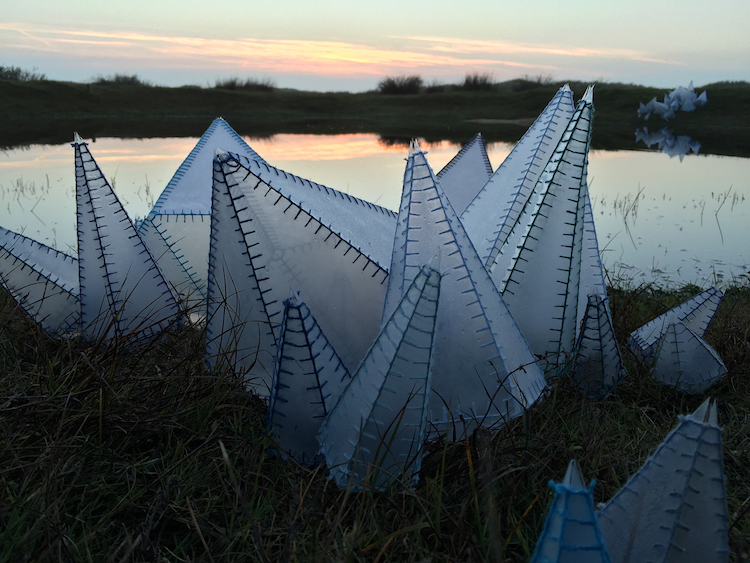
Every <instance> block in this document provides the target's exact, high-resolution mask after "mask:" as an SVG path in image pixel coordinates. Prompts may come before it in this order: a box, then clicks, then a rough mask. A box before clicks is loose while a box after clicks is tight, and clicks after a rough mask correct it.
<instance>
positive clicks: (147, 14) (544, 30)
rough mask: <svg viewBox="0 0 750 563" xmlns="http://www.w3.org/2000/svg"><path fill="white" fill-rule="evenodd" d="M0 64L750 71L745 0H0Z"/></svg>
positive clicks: (208, 76)
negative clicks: (608, 0)
mask: <svg viewBox="0 0 750 563" xmlns="http://www.w3.org/2000/svg"><path fill="white" fill-rule="evenodd" d="M4 4H5V5H4V6H3V8H2V19H1V20H0V65H3V66H20V67H23V68H25V69H29V70H30V69H32V68H36V69H37V70H38V72H41V73H44V74H46V75H47V77H48V78H51V79H55V80H73V81H87V80H90V79H92V78H94V77H96V76H100V75H110V74H113V73H127V74H138V75H139V76H141V77H142V78H144V79H146V80H149V81H151V82H153V83H155V84H159V85H166V86H179V85H184V84H197V85H201V86H205V85H208V84H213V82H214V81H215V80H216V79H220V78H227V77H233V76H237V77H242V78H244V77H255V78H271V79H272V80H273V81H274V82H275V83H276V84H277V85H278V86H280V87H290V88H301V89H306V90H318V91H329V90H349V91H363V90H369V89H372V88H374V87H375V86H376V85H377V83H378V80H379V79H380V78H382V77H384V76H395V75H405V74H419V75H421V76H422V77H423V78H424V79H425V80H426V81H427V82H432V81H438V82H457V81H460V80H462V79H463V77H464V75H465V74H467V73H473V72H479V73H490V74H491V75H492V76H493V77H494V79H495V80H498V81H501V80H507V79H510V78H516V77H520V76H524V75H530V76H537V75H544V76H551V77H552V78H554V79H555V80H562V79H578V80H606V81H611V82H634V83H640V84H646V85H652V86H659V87H664V88H673V87H676V86H678V85H681V84H682V85H687V83H688V82H690V81H691V80H693V81H694V82H695V85H696V86H700V85H703V84H707V83H710V82H715V81H719V80H749V79H750V38H749V37H748V34H747V26H748V22H750V2H747V1H746V0H712V1H711V2H706V1H705V0H702V1H694V0H683V1H664V0H661V1H659V2H654V1H649V2H641V1H625V2H617V3H614V2H606V1H590V0H567V1H564V2H563V1H552V0H525V1H523V2H513V3H511V2H500V1H490V0H454V1H451V2H444V1H433V2H424V1H420V0H411V1H409V0H406V1H404V0H401V1H391V0H382V1H378V2H369V1H354V0H350V1H346V2H344V1H337V0H316V1H312V0H307V1H297V0H292V1H285V0H277V1H273V2H271V1H266V0H261V1H239V0H225V1H223V2H196V1H192V0H189V1H188V0H182V1H174V0H161V1H159V2H154V1H153V0H150V1H144V0H127V1H123V2H117V3H115V2H104V1H101V0H96V1H94V0H89V1H75V0H70V1H68V2H60V1H59V0H38V1H30V2H13V3H10V2H5V3H4Z"/></svg>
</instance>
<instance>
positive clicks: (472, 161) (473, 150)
mask: <svg viewBox="0 0 750 563" xmlns="http://www.w3.org/2000/svg"><path fill="white" fill-rule="evenodd" d="M491 176H492V165H491V164H490V158H489V156H487V148H486V147H485V144H484V137H482V134H481V133H477V134H476V135H474V137H472V139H471V140H470V141H469V142H468V143H466V145H464V147H463V148H462V149H461V150H460V151H459V152H458V154H457V155H456V156H454V157H453V158H452V159H451V161H450V162H449V163H448V164H446V165H445V166H444V167H443V169H442V170H441V171H440V172H438V173H437V178H438V180H440V185H441V186H443V190H445V194H446V195H447V196H448V199H449V200H450V202H451V205H453V209H454V210H455V211H456V213H458V215H461V213H463V212H464V209H466V206H467V205H469V203H470V202H471V200H473V199H474V197H476V195H477V194H478V193H479V190H481V189H482V186H484V185H485V184H486V183H487V180H489V179H490V177H491Z"/></svg>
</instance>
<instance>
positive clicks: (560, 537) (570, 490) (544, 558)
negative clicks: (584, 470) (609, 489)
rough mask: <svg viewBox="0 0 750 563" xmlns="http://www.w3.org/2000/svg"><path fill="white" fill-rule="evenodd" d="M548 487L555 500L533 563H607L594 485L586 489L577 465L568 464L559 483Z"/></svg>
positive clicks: (550, 483) (551, 483)
mask: <svg viewBox="0 0 750 563" xmlns="http://www.w3.org/2000/svg"><path fill="white" fill-rule="evenodd" d="M549 485H550V487H552V488H553V489H554V490H555V498H554V499H553V500H552V506H551V507H550V509H549V512H548V513H547V519H546V520H545V522H544V529H543V530H542V534H541V535H540V536H539V541H538V542H537V544H536V549H535V551H534V556H533V557H532V558H531V561H532V563H584V562H585V563H610V559H609V555H608V554H607V549H606V547H605V546H604V540H603V539H602V533H601V531H600V530H599V524H598V522H597V520H596V512H595V511H594V498H593V490H594V482H593V481H592V482H591V485H589V487H588V488H586V485H585V484H584V482H583V476H582V475H581V468H580V467H579V465H578V462H577V461H576V460H571V462H570V464H569V465H568V471H567V472H566V473H565V478H564V479H563V481H562V483H555V482H553V481H550V482H549Z"/></svg>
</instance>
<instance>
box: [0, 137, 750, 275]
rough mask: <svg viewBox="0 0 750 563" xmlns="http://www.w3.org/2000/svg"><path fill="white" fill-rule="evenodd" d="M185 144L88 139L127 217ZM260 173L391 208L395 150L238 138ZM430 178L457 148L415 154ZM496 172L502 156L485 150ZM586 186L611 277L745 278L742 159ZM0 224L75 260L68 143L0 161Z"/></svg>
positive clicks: (749, 187) (627, 159)
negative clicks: (276, 172) (262, 162)
mask: <svg viewBox="0 0 750 563" xmlns="http://www.w3.org/2000/svg"><path fill="white" fill-rule="evenodd" d="M197 140H198V139H197V138H152V139H115V138H100V139H96V140H95V141H93V140H92V141H90V144H89V149H90V150H91V153H92V155H93V156H94V158H95V159H96V160H97V162H98V163H99V166H100V167H101V168H102V170H103V172H104V174H105V175H106V176H107V178H108V179H109V180H110V182H111V183H112V184H113V186H114V188H115V191H116V193H117V195H118V196H119V197H120V199H121V201H122V202H123V204H124V205H125V208H126V210H127V211H128V213H129V214H130V215H131V217H133V218H136V217H142V216H145V215H146V214H147V213H148V211H149V210H150V208H151V206H152V205H153V203H154V202H155V201H156V199H157V198H158V196H159V194H160V193H161V191H162V190H163V189H164V186H165V185H166V184H167V182H168V181H169V180H170V178H171V177H172V175H173V174H174V172H175V170H176V169H177V167H178V166H179V165H180V163H181V162H182V161H183V159H184V158H185V157H186V156H187V154H188V153H189V152H190V150H191V149H192V148H193V146H194V145H195V143H196V142H197ZM246 140H247V141H248V143H249V144H250V146H252V147H253V148H254V149H255V150H256V151H257V152H258V153H259V154H260V155H261V156H262V157H263V158H265V159H266V160H267V161H268V162H269V163H270V164H272V165H274V166H276V167H278V168H281V169H283V170H286V171H287V172H291V173H293V174H297V175H299V176H302V177H305V178H308V179H310V180H314V181H316V182H318V183H321V184H325V185H327V186H329V187H332V188H336V189H338V190H341V191H344V192H347V193H349V194H351V195H355V196H357V197H360V198H362V199H366V200H368V201H372V202H374V203H378V204H380V205H382V206H384V207H388V208H389V209H393V210H398V204H399V199H400V195H401V184H402V178H403V172H404V158H405V157H406V153H407V148H406V147H403V146H388V145H385V144H383V143H382V142H380V140H379V137H378V136H377V135H374V134H350V135H330V136H323V135H276V136H274V137H272V138H270V139H246ZM422 148H423V149H427V150H428V151H429V153H428V159H429V161H430V164H431V165H432V167H433V168H434V170H435V171H436V172H437V171H439V170H440V169H441V168H442V167H443V166H444V165H445V164H446V163H447V162H448V161H449V160H450V159H451V158H452V157H453V156H454V155H455V154H456V152H457V151H458V150H459V148H460V147H458V146H456V145H452V144H449V143H447V142H443V143H439V144H431V145H426V144H423V145H422ZM488 149H489V155H490V160H491V162H492V165H493V167H495V168H496V167H497V166H499V165H500V163H501V162H502V161H503V159H504V158H505V157H506V156H507V154H508V153H509V152H510V150H511V149H512V145H509V144H502V143H498V144H494V145H491V146H490V147H489V148H488ZM588 178H589V184H590V192H591V198H592V203H593V208H594V217H595V221H596V228H597V233H598V236H599V245H600V247H601V248H602V256H603V260H604V264H605V267H606V268H607V270H608V272H609V274H610V276H611V277H613V278H619V279H626V280H632V281H633V283H640V282H652V281H656V282H659V283H667V284H668V283H680V284H681V283H688V282H690V283H696V284H698V285H700V286H708V285H711V284H713V283H725V282H728V281H732V280H734V279H736V278H739V277H742V276H745V278H744V279H747V275H748V272H750V240H748V239H750V159H744V158H735V157H721V156H703V155H689V156H687V157H685V159H684V160H683V161H680V160H679V159H678V158H669V157H668V156H667V155H666V154H663V153H659V152H652V151H592V152H591V154H590V156H589V175H588ZM0 225H1V226H3V227H6V228H8V229H11V230H14V231H18V232H24V234H26V236H29V237H32V238H34V239H36V240H39V241H40V242H44V243H45V244H48V245H50V246H53V247H55V248H58V249H60V250H63V251H65V252H68V253H71V254H75V252H76V218H75V174H74V165H73V149H72V148H71V147H70V146H69V145H67V144H66V145H59V146H50V145H32V146H30V147H27V148H23V149H13V150H9V151H5V152H3V153H0Z"/></svg>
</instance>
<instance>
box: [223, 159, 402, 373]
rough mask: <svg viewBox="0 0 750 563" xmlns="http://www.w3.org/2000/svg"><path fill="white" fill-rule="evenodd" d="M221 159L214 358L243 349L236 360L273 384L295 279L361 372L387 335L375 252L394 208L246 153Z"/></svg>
mask: <svg viewBox="0 0 750 563" xmlns="http://www.w3.org/2000/svg"><path fill="white" fill-rule="evenodd" d="M214 167H215V176H214V199H215V201H214V208H213V213H216V216H215V217H214V216H212V235H211V236H212V238H211V252H210V268H209V284H208V288H209V290H208V294H209V295H208V299H209V305H208V307H209V309H208V313H209V315H208V316H209V320H208V322H209V326H208V332H209V339H208V356H209V362H210V363H211V364H213V363H215V362H216V361H217V360H219V359H220V357H226V356H227V354H228V353H232V351H233V350H235V349H236V352H237V353H236V354H234V356H233V359H232V360H231V364H232V367H233V368H234V369H236V370H237V371H239V372H248V371H249V370H250V368H251V367H253V372H254V373H255V375H257V376H259V377H260V378H261V381H259V382H258V383H264V384H265V386H266V387H268V386H269V385H270V383H271V374H272V371H273V358H274V357H275V356H276V349H275V342H276V340H277V339H278V334H279V328H280V322H281V318H282V313H283V301H284V299H285V298H286V297H287V295H288V292H289V288H290V287H294V288H295V289H298V290H299V291H300V293H301V294H302V295H304V296H305V303H306V304H307V305H308V306H309V307H310V309H311V310H313V311H315V318H316V320H317V322H318V323H319V324H320V327H321V328H322V330H323V331H324V332H325V334H326V336H327V337H328V339H329V340H330V341H331V344H332V345H333V347H334V349H335V350H336V351H337V353H338V354H339V356H340V357H341V360H342V361H343V362H344V365H345V366H346V367H347V369H349V370H350V371H353V370H354V369H355V368H356V367H357V366H358V365H359V362H360V361H361V360H362V358H364V356H365V353H366V352H367V350H368V348H369V346H370V345H371V344H372V341H373V340H374V339H375V337H376V336H377V334H378V330H379V326H380V315H381V312H382V307H383V299H384V297H385V289H386V285H385V283H384V282H385V279H386V278H387V272H386V270H385V269H384V268H382V267H381V266H379V265H378V263H377V262H375V260H374V259H372V258H370V257H369V255H368V254H367V253H368V252H370V251H373V250H374V249H375V246H374V245H378V244H380V245H381V246H382V244H383V242H382V241H381V242H378V240H379V239H382V240H385V239H386V238H387V237H388V236H392V232H393V231H392V230H391V235H387V234H386V233H383V232H378V233H373V232H372V231H373V228H375V229H378V228H379V229H381V231H382V229H383V228H384V226H385V227H387V226H388V225H391V227H393V225H394V224H395V221H394V217H393V214H392V213H390V212H387V211H385V210H383V209H382V208H380V207H378V206H374V205H371V204H367V203H366V202H363V201H361V200H357V199H356V198H351V197H350V196H346V195H344V194H341V193H340V192H336V191H335V190H331V189H329V188H324V187H323V186H318V185H317V184H312V183H310V182H307V181H304V180H302V179H300V178H297V177H296V176H292V175H290V174H286V173H284V172H282V171H278V170H276V169H274V168H272V167H270V166H268V165H267V164H265V163H261V164H259V163H257V162H255V161H251V160H248V159H246V158H243V157H241V156H239V155H233V154H229V153H223V152H220V151H217V157H216V159H215V160H214ZM261 169H262V174H263V175H264V176H265V177H267V178H268V179H269V181H264V180H263V179H261V177H260V176H259V174H260V173H261ZM256 172H258V174H256ZM277 186H278V189H277ZM280 190H283V192H282V191H280ZM318 212H320V213H319V214H318ZM333 214H336V215H337V216H336V218H335V221H331V222H328V223H326V222H323V219H322V216H323V215H325V216H326V217H330V216H332V215H333ZM384 219H385V220H384ZM334 224H335V225H336V226H337V227H339V229H337V228H336V226H334ZM370 235H372V236H370ZM390 244H392V242H391V243H390ZM378 253H379V254H381V255H382V254H383V252H382V249H381V250H379V251H378V252H375V254H378ZM382 258H383V257H382V256H381V257H380V259H382ZM248 323H249V325H248ZM248 326H251V328H250V329H248ZM259 327H262V330H260V329H259ZM259 330H260V332H259ZM259 339H260V340H262V342H260V343H259ZM259 344H260V345H259ZM258 354H260V355H259V356H258ZM256 356H258V357H257V359H258V362H255V360H256ZM254 364H255V365H254Z"/></svg>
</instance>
